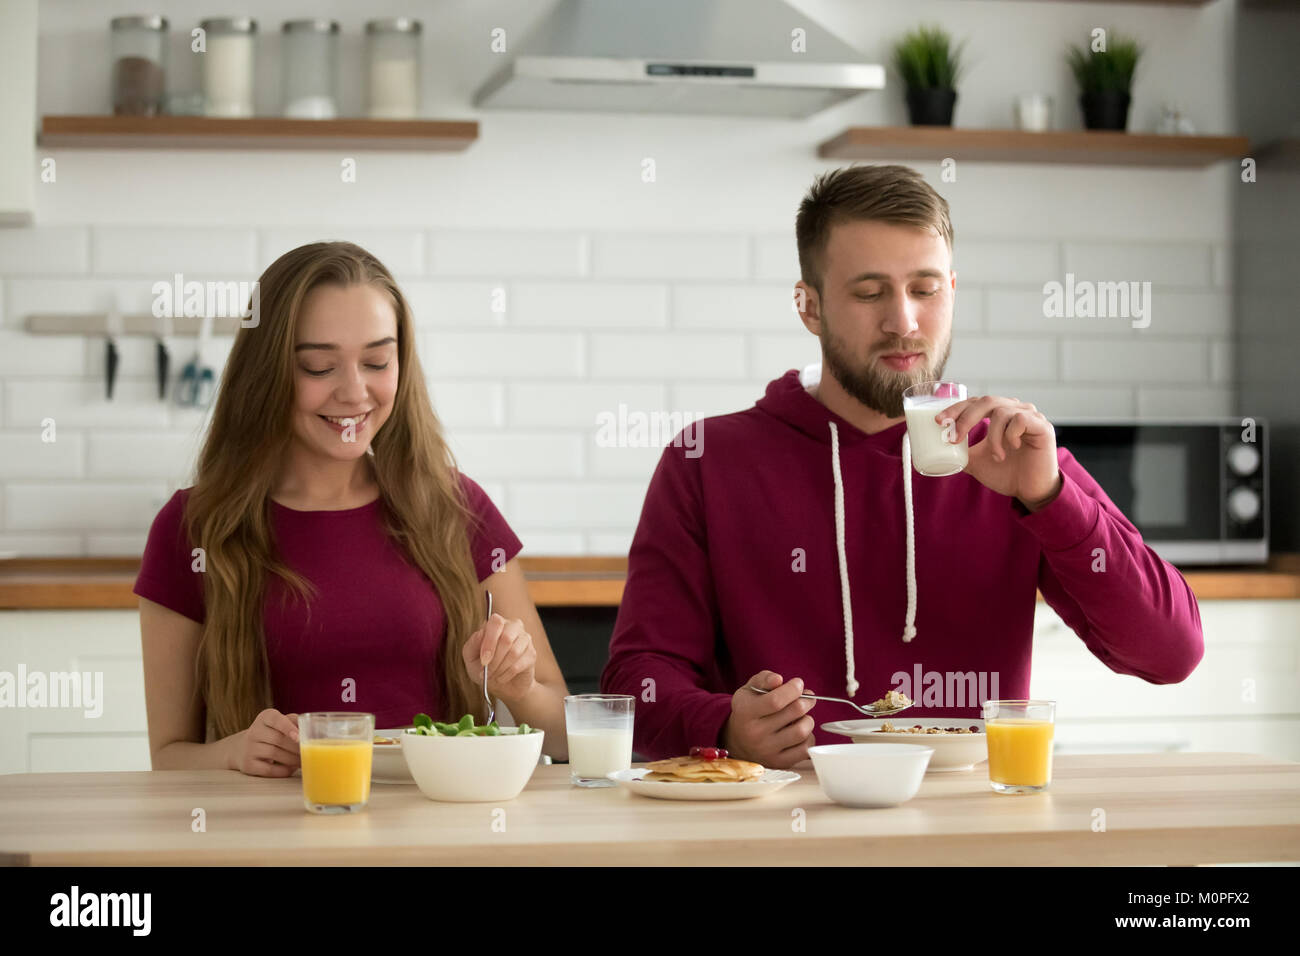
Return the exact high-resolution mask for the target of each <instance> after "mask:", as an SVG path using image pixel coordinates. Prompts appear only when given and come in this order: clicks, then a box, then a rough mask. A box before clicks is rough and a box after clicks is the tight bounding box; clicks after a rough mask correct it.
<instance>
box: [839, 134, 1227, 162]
mask: <svg viewBox="0 0 1300 956" xmlns="http://www.w3.org/2000/svg"><path fill="white" fill-rule="evenodd" d="M1247 146H1248V141H1247V139H1246V138H1245V137H1244V136H1164V135H1159V134H1155V133H1123V132H1114V131H1110V130H1047V131H1046V132H1042V133H1030V132H1025V131H1024V130H1018V129H960V128H953V127H950V126H852V127H850V128H848V129H846V130H845V131H844V132H842V133H840V135H838V136H836V137H835V138H834V139H829V140H827V141H826V142H824V143H822V144H821V146H819V147H818V148H817V155H818V156H821V157H822V158H823V159H868V160H871V159H947V158H949V157H951V158H953V159H956V160H966V161H967V162H980V163H1073V164H1082V165H1109V166H1183V167H1196V166H1208V165H1210V164H1211V163H1217V162H1219V161H1221V160H1226V159H1238V158H1240V157H1242V156H1245V155H1247Z"/></svg>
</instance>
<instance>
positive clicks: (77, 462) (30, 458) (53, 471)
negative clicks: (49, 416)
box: [0, 426, 86, 480]
mask: <svg viewBox="0 0 1300 956" xmlns="http://www.w3.org/2000/svg"><path fill="white" fill-rule="evenodd" d="M83 445H84V442H83V436H82V435H81V434H80V433H79V432H76V431H72V430H70V429H64V430H63V431H59V430H58V429H57V428H56V429H55V431H54V441H43V440H42V429H41V428H40V427H39V426H37V427H35V428H29V429H27V430H25V431H0V479H4V480H9V479H25V478H82V477H84V476H85V475H86V465H85V455H84V452H83Z"/></svg>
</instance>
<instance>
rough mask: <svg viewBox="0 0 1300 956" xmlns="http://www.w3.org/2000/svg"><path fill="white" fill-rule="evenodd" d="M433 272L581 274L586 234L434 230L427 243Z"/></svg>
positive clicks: (584, 257) (500, 274) (483, 274)
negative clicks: (437, 231)
mask: <svg viewBox="0 0 1300 956" xmlns="http://www.w3.org/2000/svg"><path fill="white" fill-rule="evenodd" d="M430 249H431V253H432V264H431V269H430V271H431V272H432V273H433V274H434V275H448V276H581V275H584V274H585V273H586V255H587V244H586V237H585V236H583V235H581V234H578V233H551V232H535V233H523V232H520V233H510V232H479V233H475V232H469V233H462V232H458V233H435V234H434V236H433V241H432V243H431V246H430Z"/></svg>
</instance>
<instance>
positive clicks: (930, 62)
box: [894, 26, 965, 126]
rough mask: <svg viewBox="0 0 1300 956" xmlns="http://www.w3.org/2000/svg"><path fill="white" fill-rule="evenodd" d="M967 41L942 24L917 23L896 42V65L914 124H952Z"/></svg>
mask: <svg viewBox="0 0 1300 956" xmlns="http://www.w3.org/2000/svg"><path fill="white" fill-rule="evenodd" d="M964 46H965V41H963V42H962V43H959V44H957V45H956V46H955V47H954V46H953V44H952V38H951V37H949V36H948V34H947V33H946V32H944V30H943V28H941V27H939V26H932V27H925V26H922V27H918V28H917V29H916V30H913V31H912V32H911V33H907V34H904V35H903V38H902V39H901V40H899V41H898V42H897V43H895V44H894V69H895V71H897V73H898V75H899V76H901V77H902V78H903V84H904V86H906V87H907V112H908V115H909V117H910V118H911V121H912V125H913V126H951V125H952V111H953V107H954V106H955V105H956V103H957V78H958V76H959V75H960V74H961V71H962V62H961V53H962V47H964Z"/></svg>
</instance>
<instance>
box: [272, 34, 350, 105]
mask: <svg viewBox="0 0 1300 956" xmlns="http://www.w3.org/2000/svg"><path fill="white" fill-rule="evenodd" d="M282 32H283V42H282V44H281V70H282V72H283V74H284V115H285V116H292V117H295V118H298V119H333V118H334V117H335V116H337V115H338V97H337V96H336V95H335V78H334V77H335V63H336V61H337V59H338V37H339V25H338V23H337V22H336V21H334V20H286V21H285V22H284V27H283V29H282Z"/></svg>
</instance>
